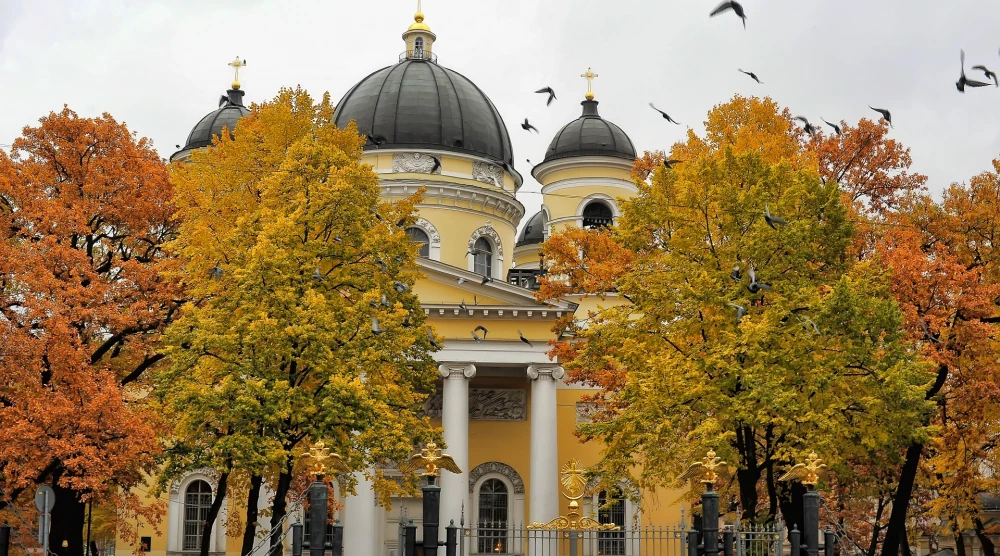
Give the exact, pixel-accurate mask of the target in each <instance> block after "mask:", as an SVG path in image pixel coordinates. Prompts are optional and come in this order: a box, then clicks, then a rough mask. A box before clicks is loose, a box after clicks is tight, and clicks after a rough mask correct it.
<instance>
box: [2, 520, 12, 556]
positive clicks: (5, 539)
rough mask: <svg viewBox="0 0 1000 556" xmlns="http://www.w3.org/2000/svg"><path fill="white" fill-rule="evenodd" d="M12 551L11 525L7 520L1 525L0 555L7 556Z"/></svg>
mask: <svg viewBox="0 0 1000 556" xmlns="http://www.w3.org/2000/svg"><path fill="white" fill-rule="evenodd" d="M9 551H10V525H7V522H6V521H5V522H4V523H3V525H0V556H7V553H8V552H9Z"/></svg>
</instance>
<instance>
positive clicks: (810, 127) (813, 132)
mask: <svg viewBox="0 0 1000 556" xmlns="http://www.w3.org/2000/svg"><path fill="white" fill-rule="evenodd" d="M795 119H796V120H798V121H800V122H802V126H803V127H802V128H803V129H805V130H806V133H808V134H809V135H816V127H815V126H813V125H812V124H811V123H809V120H807V119H805V118H804V117H802V116H795Z"/></svg>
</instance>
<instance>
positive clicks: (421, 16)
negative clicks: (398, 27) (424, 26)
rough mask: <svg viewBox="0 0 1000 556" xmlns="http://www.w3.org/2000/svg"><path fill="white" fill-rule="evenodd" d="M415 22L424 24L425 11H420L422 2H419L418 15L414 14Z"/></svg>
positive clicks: (418, 0)
mask: <svg viewBox="0 0 1000 556" xmlns="http://www.w3.org/2000/svg"><path fill="white" fill-rule="evenodd" d="M413 21H416V22H417V23H423V22H424V11H423V10H421V9H420V0H417V13H415V14H413Z"/></svg>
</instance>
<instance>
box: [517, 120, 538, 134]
mask: <svg viewBox="0 0 1000 556" xmlns="http://www.w3.org/2000/svg"><path fill="white" fill-rule="evenodd" d="M521 129H523V130H524V131H531V130H534V131H535V133H538V128H537V127H535V126H533V125H531V124H530V123H528V118H525V119H524V123H523V124H521Z"/></svg>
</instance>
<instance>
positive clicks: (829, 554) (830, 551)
mask: <svg viewBox="0 0 1000 556" xmlns="http://www.w3.org/2000/svg"><path fill="white" fill-rule="evenodd" d="M836 553H837V534H836V533H834V532H833V529H830V528H829V527H827V528H826V531H823V556H835V555H836Z"/></svg>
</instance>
